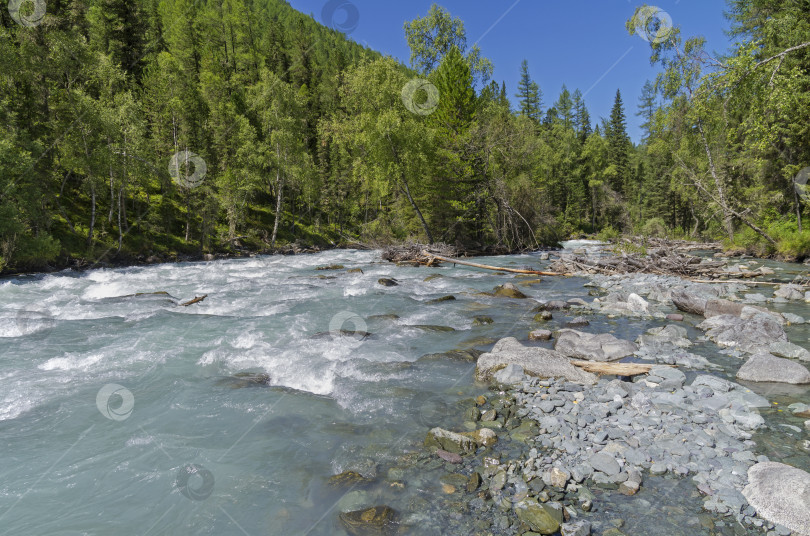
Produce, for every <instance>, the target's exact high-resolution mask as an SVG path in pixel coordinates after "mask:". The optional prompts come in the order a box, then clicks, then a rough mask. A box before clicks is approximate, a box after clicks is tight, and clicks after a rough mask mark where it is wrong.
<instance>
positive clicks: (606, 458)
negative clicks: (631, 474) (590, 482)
mask: <svg viewBox="0 0 810 536" xmlns="http://www.w3.org/2000/svg"><path fill="white" fill-rule="evenodd" d="M588 463H590V464H591V467H593V468H594V470H595V471H600V472H602V473H605V474H606V475H608V476H616V475H618V474H619V473H620V472H621V467H619V463H618V462H617V461H616V458H614V457H613V456H611V455H610V454H605V453H603V452H599V453H597V454H594V455H593V456H591V457H590V458H589V459H588Z"/></svg>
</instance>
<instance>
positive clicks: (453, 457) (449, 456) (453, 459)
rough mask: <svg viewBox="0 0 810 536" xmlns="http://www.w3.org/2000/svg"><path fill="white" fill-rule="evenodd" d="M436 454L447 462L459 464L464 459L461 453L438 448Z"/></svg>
mask: <svg viewBox="0 0 810 536" xmlns="http://www.w3.org/2000/svg"><path fill="white" fill-rule="evenodd" d="M436 455H437V456H438V457H439V458H441V459H442V460H444V461H446V462H447V463H453V464H458V463H461V462H462V461H463V459H462V458H461V456H460V455H459V454H456V453H455V452H447V451H446V450H442V449H437V450H436Z"/></svg>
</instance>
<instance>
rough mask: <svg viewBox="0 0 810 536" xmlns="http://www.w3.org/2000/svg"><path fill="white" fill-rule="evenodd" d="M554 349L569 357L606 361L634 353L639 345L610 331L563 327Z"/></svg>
mask: <svg viewBox="0 0 810 536" xmlns="http://www.w3.org/2000/svg"><path fill="white" fill-rule="evenodd" d="M554 349H555V350H556V351H558V352H560V353H561V354H563V355H565V356H567V357H573V358H576V359H585V360H588V361H602V362H604V361H616V360H618V359H621V358H623V357H627V356H629V355H633V353H634V352H635V351H636V350H638V346H636V345H635V344H634V343H632V342H630V341H626V340H623V339H617V338H616V337H614V336H613V335H611V334H610V333H600V334H591V333H584V332H582V331H576V330H573V329H561V330H560V331H559V333H558V334H557V341H556V342H555V344H554Z"/></svg>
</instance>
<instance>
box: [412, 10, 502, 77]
mask: <svg viewBox="0 0 810 536" xmlns="http://www.w3.org/2000/svg"><path fill="white" fill-rule="evenodd" d="M404 28H405V39H406V40H407V41H408V46H409V47H410V49H411V65H412V66H413V68H414V69H416V70H417V71H419V72H421V73H424V74H429V73H432V72H433V71H434V70H435V69H436V68H437V67H438V66H439V65H440V64H441V63H442V61H443V59H444V57H445V55H446V54H448V53H449V52H450V51H451V50H453V49H457V50H458V51H459V52H460V53H461V54H465V53H466V55H465V56H464V59H465V61H466V62H467V65H469V67H470V71H471V72H472V74H473V77H474V78H475V79H476V80H477V81H479V82H480V83H481V84H485V83H486V82H487V81H488V80H489V78H490V77H491V76H492V70H493V65H492V62H491V61H490V60H488V59H487V58H484V57H483V56H481V49H480V48H479V47H478V45H477V44H474V45H473V46H472V47H471V48H470V49H469V51H467V32H466V31H465V29H464V22H463V21H462V20H461V19H459V18H458V17H453V16H452V15H451V14H450V12H449V11H447V10H446V9H445V8H443V7H441V6H439V5H437V4H433V5H432V6H430V10H429V11H428V14H427V15H425V16H424V17H417V18H416V19H414V20H412V21H408V22H406V23H405V25H404Z"/></svg>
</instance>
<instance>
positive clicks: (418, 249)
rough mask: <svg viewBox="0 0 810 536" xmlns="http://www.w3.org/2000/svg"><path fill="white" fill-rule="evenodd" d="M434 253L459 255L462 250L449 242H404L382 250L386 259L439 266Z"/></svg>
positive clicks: (444, 255)
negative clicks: (430, 243)
mask: <svg viewBox="0 0 810 536" xmlns="http://www.w3.org/2000/svg"><path fill="white" fill-rule="evenodd" d="M434 255H439V256H441V257H457V256H459V255H460V252H459V250H458V249H456V248H455V247H453V246H448V245H447V244H433V245H430V246H428V245H425V244H404V245H398V246H388V247H386V248H385V249H383V252H382V258H383V260H384V261H388V262H395V263H397V264H405V265H413V266H416V265H420V266H437V260H436V257H434Z"/></svg>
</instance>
